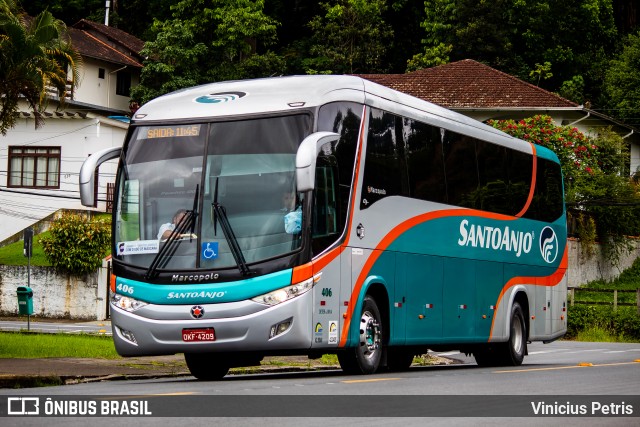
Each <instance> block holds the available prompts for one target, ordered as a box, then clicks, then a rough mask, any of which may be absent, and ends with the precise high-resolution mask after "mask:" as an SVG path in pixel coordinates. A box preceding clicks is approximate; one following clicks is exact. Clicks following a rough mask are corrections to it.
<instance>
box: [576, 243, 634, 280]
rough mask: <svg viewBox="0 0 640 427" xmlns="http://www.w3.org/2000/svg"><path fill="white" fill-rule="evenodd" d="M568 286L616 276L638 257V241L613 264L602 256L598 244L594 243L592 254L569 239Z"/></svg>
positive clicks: (611, 278) (610, 278)
mask: <svg viewBox="0 0 640 427" xmlns="http://www.w3.org/2000/svg"><path fill="white" fill-rule="evenodd" d="M568 243H569V277H568V281H569V284H568V286H569V287H579V286H581V285H584V284H586V283H588V282H592V281H594V280H605V281H611V280H613V279H615V278H616V277H618V276H619V275H620V273H622V272H623V271H624V270H626V269H627V268H629V267H631V264H633V262H634V261H635V260H636V258H638V257H640V242H638V241H636V242H635V243H634V244H633V246H634V249H633V250H632V251H631V252H629V253H623V255H622V256H621V257H620V260H619V261H618V263H617V265H613V264H612V263H611V262H609V261H607V260H606V259H604V258H603V257H602V253H601V251H600V245H595V247H594V248H593V249H594V252H593V254H592V255H590V256H589V255H588V254H586V253H585V251H583V250H582V246H581V245H580V242H579V241H578V240H576V239H569V242H568Z"/></svg>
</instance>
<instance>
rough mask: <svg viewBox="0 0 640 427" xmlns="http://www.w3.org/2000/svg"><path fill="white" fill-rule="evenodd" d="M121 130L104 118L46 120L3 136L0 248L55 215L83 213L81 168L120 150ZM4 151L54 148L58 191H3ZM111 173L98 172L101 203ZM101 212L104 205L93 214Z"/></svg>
mask: <svg viewBox="0 0 640 427" xmlns="http://www.w3.org/2000/svg"><path fill="white" fill-rule="evenodd" d="M126 127H127V126H126V125H125V124H124V123H121V122H117V121H114V120H108V119H104V118H101V119H97V118H86V119H80V118H69V119H58V118H49V119H47V120H46V121H45V124H44V126H42V127H41V128H40V129H38V130H35V126H34V120H33V119H20V120H19V121H18V123H17V124H16V126H15V127H14V128H13V129H11V130H9V132H8V133H7V135H6V136H0V242H1V241H3V240H4V239H6V238H7V237H9V236H11V235H13V234H15V233H18V232H19V231H21V230H23V229H24V228H26V227H28V226H29V225H31V224H33V223H35V222H37V221H38V220H40V219H43V218H45V217H47V216H48V215H51V214H52V213H53V212H55V211H57V210H59V209H85V208H84V207H83V206H82V205H81V203H80V195H79V189H78V178H79V173H80V167H81V166H82V162H83V161H84V160H85V159H86V158H87V157H88V156H89V155H90V154H92V153H94V152H96V151H98V150H101V149H103V148H109V147H121V146H122V143H123V141H124V137H125V133H126ZM9 146H29V147H38V146H40V147H60V151H61V154H60V156H61V162H60V188H59V189H56V190H41V189H33V188H7V179H8V177H7V174H8V170H9V155H8V147H9ZM116 167H117V164H116V161H115V160H112V161H110V162H108V163H105V164H104V165H102V166H101V167H100V174H99V179H98V181H99V184H98V185H99V187H98V199H102V200H104V199H106V188H107V183H113V182H115V172H116ZM105 209H106V205H105V202H104V201H102V202H99V203H98V207H97V210H100V211H104V210H105Z"/></svg>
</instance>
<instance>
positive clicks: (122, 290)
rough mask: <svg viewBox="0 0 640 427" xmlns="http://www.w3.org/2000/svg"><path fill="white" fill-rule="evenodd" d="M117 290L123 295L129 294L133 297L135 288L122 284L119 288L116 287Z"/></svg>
mask: <svg viewBox="0 0 640 427" xmlns="http://www.w3.org/2000/svg"><path fill="white" fill-rule="evenodd" d="M116 289H117V290H118V291H119V292H120V293H121V294H129V295H133V286H129V285H123V284H122V283H120V284H118V286H116Z"/></svg>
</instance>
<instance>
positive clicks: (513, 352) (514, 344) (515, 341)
mask: <svg viewBox="0 0 640 427" xmlns="http://www.w3.org/2000/svg"><path fill="white" fill-rule="evenodd" d="M505 344H506V345H505V348H504V349H503V350H502V356H503V364H504V365H505V366H520V365H522V361H523V360H524V356H525V354H527V326H526V323H525V321H524V313H523V311H522V307H520V304H518V303H517V302H514V303H513V307H511V333H510V334H509V341H507V342H506V343H505Z"/></svg>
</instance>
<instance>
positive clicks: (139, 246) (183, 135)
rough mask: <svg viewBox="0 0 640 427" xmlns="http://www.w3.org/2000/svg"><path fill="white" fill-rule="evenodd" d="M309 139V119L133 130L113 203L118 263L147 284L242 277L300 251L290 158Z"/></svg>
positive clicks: (292, 160)
mask: <svg viewBox="0 0 640 427" xmlns="http://www.w3.org/2000/svg"><path fill="white" fill-rule="evenodd" d="M310 130H311V117H310V116H308V115H295V116H284V117H271V118H262V119H252V120H243V121H231V122H217V123H200V124H188V125H183V124H177V125H163V126H140V127H137V128H135V129H134V130H133V132H132V133H131V137H130V140H129V142H128V144H127V145H126V146H125V150H126V152H125V161H124V164H123V165H122V167H121V168H120V176H119V187H118V194H117V195H116V196H117V197H116V199H115V200H116V206H115V209H116V216H115V219H116V223H115V239H114V240H115V245H116V247H115V250H114V254H115V256H116V257H117V258H118V259H120V260H122V261H124V262H126V263H128V264H131V265H135V266H137V267H142V268H149V271H148V272H147V275H149V273H150V271H151V270H154V271H155V270H162V269H198V268H203V269H209V270H210V269H218V268H232V267H238V268H239V269H240V271H241V272H242V273H243V274H247V273H248V269H247V267H246V265H247V264H251V263H255V262H259V261H263V260H266V259H270V258H274V257H278V256H282V255H284V254H288V253H291V252H293V251H295V250H297V249H298V248H300V246H301V244H302V233H301V222H302V201H303V195H302V194H300V193H297V191H296V184H295V156H296V152H297V149H298V146H299V144H300V143H301V142H302V140H303V139H304V138H305V137H306V136H307V135H308V134H309V133H310ZM185 217H186V218H187V220H184V218H185ZM165 246H167V247H166V248H165Z"/></svg>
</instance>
